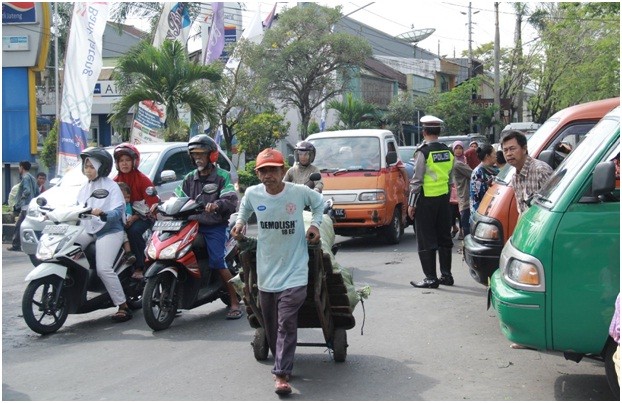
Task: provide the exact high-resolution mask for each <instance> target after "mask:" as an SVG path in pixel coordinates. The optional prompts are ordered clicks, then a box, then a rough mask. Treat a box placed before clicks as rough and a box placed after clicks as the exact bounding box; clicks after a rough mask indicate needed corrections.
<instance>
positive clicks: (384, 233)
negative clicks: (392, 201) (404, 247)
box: [378, 206, 404, 245]
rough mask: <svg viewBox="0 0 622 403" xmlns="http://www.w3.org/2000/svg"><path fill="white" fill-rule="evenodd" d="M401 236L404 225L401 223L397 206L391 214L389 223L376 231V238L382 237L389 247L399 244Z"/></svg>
mask: <svg viewBox="0 0 622 403" xmlns="http://www.w3.org/2000/svg"><path fill="white" fill-rule="evenodd" d="M402 235H404V225H403V223H402V214H401V212H400V210H399V206H398V207H396V208H395V211H394V212H393V218H392V219H391V222H390V223H389V225H386V226H384V227H382V228H381V229H380V231H378V236H381V237H384V238H385V239H386V242H387V243H388V244H389V245H395V244H398V243H400V240H401V239H402Z"/></svg>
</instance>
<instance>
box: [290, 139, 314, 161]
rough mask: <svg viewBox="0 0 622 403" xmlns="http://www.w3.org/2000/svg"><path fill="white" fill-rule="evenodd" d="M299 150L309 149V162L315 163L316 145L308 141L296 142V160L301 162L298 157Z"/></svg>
mask: <svg viewBox="0 0 622 403" xmlns="http://www.w3.org/2000/svg"><path fill="white" fill-rule="evenodd" d="M299 151H308V152H309V164H312V163H313V160H315V147H314V146H313V144H311V143H310V142H308V141H299V142H298V143H296V147H295V148H294V161H296V162H298V163H300V160H299V159H298V152H299Z"/></svg>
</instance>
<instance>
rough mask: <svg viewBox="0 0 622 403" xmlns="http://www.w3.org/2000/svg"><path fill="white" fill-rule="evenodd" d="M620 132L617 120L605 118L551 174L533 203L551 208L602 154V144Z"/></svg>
mask: <svg viewBox="0 0 622 403" xmlns="http://www.w3.org/2000/svg"><path fill="white" fill-rule="evenodd" d="M619 130H620V121H619V120H618V118H614V117H610V118H608V117H605V118H603V119H602V120H601V121H600V122H599V123H598V124H597V125H596V126H594V127H593V128H592V130H590V132H589V133H588V134H587V136H586V137H585V140H583V141H582V142H581V144H579V146H578V147H577V148H576V149H575V150H574V152H572V153H571V154H570V155H569V156H568V157H567V158H566V159H565V160H564V162H562V163H561V165H560V166H559V167H557V169H556V170H555V172H553V175H552V176H551V177H550V178H549V180H548V181H547V182H546V184H545V185H544V186H543V187H542V189H540V192H538V195H537V197H536V198H535V199H534V201H535V202H536V203H538V204H540V205H542V206H543V207H547V208H551V207H552V206H553V205H555V203H556V202H557V200H559V198H560V197H561V196H562V195H563V194H564V191H565V190H566V189H568V188H569V185H570V183H572V181H573V180H574V179H575V178H576V177H577V176H578V175H579V173H580V172H581V170H582V169H583V167H585V166H593V165H594V164H593V163H591V161H592V160H593V159H594V158H601V157H599V155H600V154H602V151H603V147H604V144H605V143H606V142H607V141H608V139H609V138H610V137H611V134H612V133H614V132H616V131H618V132H619Z"/></svg>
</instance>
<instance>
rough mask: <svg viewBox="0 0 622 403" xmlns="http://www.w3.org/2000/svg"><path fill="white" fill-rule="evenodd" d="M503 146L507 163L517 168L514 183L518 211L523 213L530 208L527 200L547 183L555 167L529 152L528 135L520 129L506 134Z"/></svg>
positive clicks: (502, 141) (502, 142)
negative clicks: (535, 157)
mask: <svg viewBox="0 0 622 403" xmlns="http://www.w3.org/2000/svg"><path fill="white" fill-rule="evenodd" d="M501 146H502V148H503V154H504V156H505V160H506V161H507V163H508V164H510V165H512V166H513V167H514V168H516V173H515V174H514V178H513V179H512V185H513V187H514V193H515V195H516V205H517V207H518V213H519V214H523V213H524V212H525V211H526V210H527V208H529V206H528V205H527V201H528V200H529V199H530V198H531V197H532V196H533V195H534V194H535V193H536V192H537V191H539V190H540V188H541V187H542V185H544V184H545V183H546V181H547V180H548V179H549V177H550V176H551V174H552V173H553V169H552V168H551V167H550V166H549V165H548V164H547V163H545V162H542V161H540V160H536V159H533V158H531V157H530V156H529V154H527V137H525V135H524V134H523V133H521V132H519V131H516V130H512V131H510V132H509V133H508V134H506V135H505V136H504V137H503V139H502V140H501Z"/></svg>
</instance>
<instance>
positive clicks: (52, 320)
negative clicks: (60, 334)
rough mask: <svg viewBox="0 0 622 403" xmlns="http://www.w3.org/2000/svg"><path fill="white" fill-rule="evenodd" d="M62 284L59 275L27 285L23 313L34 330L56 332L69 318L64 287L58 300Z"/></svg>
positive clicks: (23, 298)
mask: <svg viewBox="0 0 622 403" xmlns="http://www.w3.org/2000/svg"><path fill="white" fill-rule="evenodd" d="M61 284H62V283H61V282H60V280H59V278H58V277H56V276H47V277H44V278H38V279H36V280H33V281H31V282H30V283H29V284H28V286H27V287H26V291H24V296H23V297H22V314H23V315H24V320H25V321H26V324H27V325H28V327H29V328H30V329H32V330H33V331H34V332H37V333H39V334H50V333H54V332H55V331H57V330H58V329H60V328H61V326H63V324H64V323H65V320H67V315H68V314H69V310H68V306H67V300H66V298H65V293H64V292H63V290H62V289H61V290H60V296H59V298H58V301H56V295H57V294H58V292H59V289H58V287H59V286H61ZM61 287H62V286H61Z"/></svg>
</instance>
